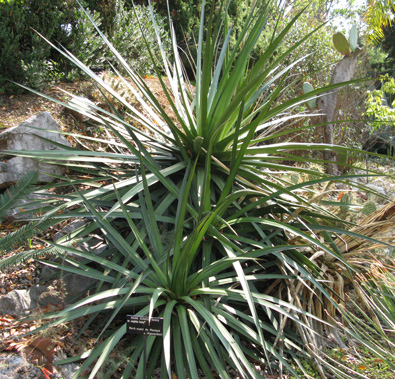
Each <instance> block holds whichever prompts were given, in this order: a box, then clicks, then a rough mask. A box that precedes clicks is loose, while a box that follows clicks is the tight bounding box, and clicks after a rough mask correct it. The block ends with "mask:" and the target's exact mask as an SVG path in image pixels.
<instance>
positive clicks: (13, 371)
mask: <svg viewBox="0 0 395 379" xmlns="http://www.w3.org/2000/svg"><path fill="white" fill-rule="evenodd" d="M43 377H44V375H43V373H42V371H41V369H40V368H39V367H36V366H34V365H32V364H30V363H29V362H27V361H26V360H25V359H24V358H23V357H22V356H21V355H19V354H14V353H9V354H6V353H2V354H1V356H0V379H38V378H43Z"/></svg>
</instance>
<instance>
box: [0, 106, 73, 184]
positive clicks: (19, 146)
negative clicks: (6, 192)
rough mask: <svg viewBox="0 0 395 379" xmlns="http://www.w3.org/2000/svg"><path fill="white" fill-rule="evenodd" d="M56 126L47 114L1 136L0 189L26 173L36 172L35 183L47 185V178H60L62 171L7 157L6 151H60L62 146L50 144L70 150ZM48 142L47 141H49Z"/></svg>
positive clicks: (50, 179) (44, 113)
mask: <svg viewBox="0 0 395 379" xmlns="http://www.w3.org/2000/svg"><path fill="white" fill-rule="evenodd" d="M59 131H61V129H60V126H59V124H58V123H57V122H56V121H55V120H54V119H53V118H52V116H51V114H50V113H49V112H42V113H39V114H38V115H36V116H33V117H30V118H29V119H28V120H26V121H24V122H22V123H21V124H20V125H19V126H15V127H13V128H10V129H7V130H5V131H4V132H2V133H0V158H1V161H2V162H0V189H1V188H5V187H9V186H11V185H13V184H15V183H16V182H17V181H18V179H20V178H21V177H22V176H23V175H25V174H26V173H27V172H29V171H36V170H38V171H39V176H38V182H39V183H50V182H52V181H53V178H52V177H51V176H49V175H63V174H64V172H65V168H64V167H62V166H58V165H53V164H48V163H44V162H41V161H38V160H35V159H31V158H25V157H10V156H9V155H7V153H6V151H7V150H61V149H62V147H60V146H57V145H54V144H53V143H51V142H49V141H53V142H55V143H57V144H60V145H63V146H65V148H66V147H70V144H69V142H68V141H67V139H66V138H65V137H64V136H63V135H61V134H58V133H56V132H59ZM48 140H49V141H48Z"/></svg>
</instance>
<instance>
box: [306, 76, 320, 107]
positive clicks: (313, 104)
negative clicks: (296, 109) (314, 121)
mask: <svg viewBox="0 0 395 379" xmlns="http://www.w3.org/2000/svg"><path fill="white" fill-rule="evenodd" d="M312 91H314V87H313V86H312V85H311V84H310V83H309V82H305V83H303V93H304V94H306V93H309V92H312ZM307 105H308V106H309V108H310V109H315V108H316V107H317V99H310V100H309V101H308V102H307Z"/></svg>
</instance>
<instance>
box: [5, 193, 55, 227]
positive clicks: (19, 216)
mask: <svg viewBox="0 0 395 379" xmlns="http://www.w3.org/2000/svg"><path fill="white" fill-rule="evenodd" d="M50 195H51V194H50V192H48V191H46V190H39V191H36V192H33V193H30V194H28V195H27V196H26V198H25V199H20V200H18V206H17V207H16V208H14V209H12V210H11V211H9V212H8V215H7V217H6V220H7V221H8V222H14V221H23V220H26V219H29V218H31V216H34V215H35V214H37V213H38V212H40V209H41V208H42V207H43V206H45V205H46V204H43V202H42V200H45V199H48V197H49V196H50ZM40 200H41V201H40ZM21 209H22V210H23V212H22V211H21Z"/></svg>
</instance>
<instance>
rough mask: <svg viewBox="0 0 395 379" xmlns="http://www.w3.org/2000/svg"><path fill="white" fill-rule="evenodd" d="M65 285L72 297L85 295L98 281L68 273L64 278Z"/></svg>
mask: <svg viewBox="0 0 395 379" xmlns="http://www.w3.org/2000/svg"><path fill="white" fill-rule="evenodd" d="M62 280H63V285H64V287H65V289H66V291H67V293H68V294H69V295H71V296H75V295H82V294H84V293H85V292H86V291H87V290H88V289H89V288H90V287H91V286H92V285H93V284H94V283H97V282H98V280H96V279H92V278H87V277H85V276H81V275H77V274H72V273H68V274H65V275H64V276H63V277H62Z"/></svg>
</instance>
